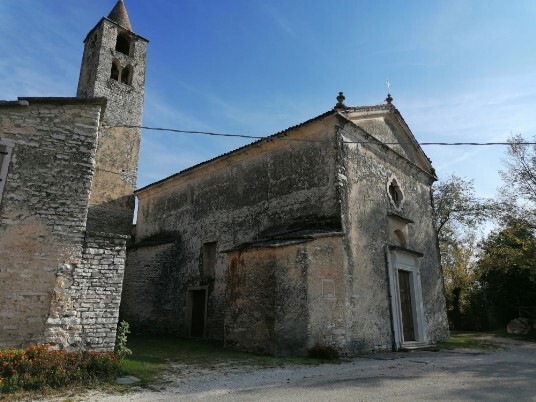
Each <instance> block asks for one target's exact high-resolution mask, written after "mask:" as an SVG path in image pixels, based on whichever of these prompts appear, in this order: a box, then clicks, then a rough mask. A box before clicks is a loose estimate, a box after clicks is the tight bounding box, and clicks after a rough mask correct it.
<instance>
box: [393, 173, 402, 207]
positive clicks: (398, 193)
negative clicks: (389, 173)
mask: <svg viewBox="0 0 536 402" xmlns="http://www.w3.org/2000/svg"><path fill="white" fill-rule="evenodd" d="M389 196H390V197H391V200H392V201H393V203H394V204H395V206H396V207H400V204H401V203H402V199H403V198H404V196H403V195H402V190H400V186H399V185H398V183H397V182H396V180H395V179H393V180H392V181H391V184H390V185H389Z"/></svg>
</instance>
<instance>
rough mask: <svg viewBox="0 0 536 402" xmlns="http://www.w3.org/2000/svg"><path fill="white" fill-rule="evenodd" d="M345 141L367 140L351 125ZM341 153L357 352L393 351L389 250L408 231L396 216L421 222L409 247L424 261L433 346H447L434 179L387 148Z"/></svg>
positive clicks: (352, 342)
mask: <svg viewBox="0 0 536 402" xmlns="http://www.w3.org/2000/svg"><path fill="white" fill-rule="evenodd" d="M377 129H378V130H379V128H377ZM382 130H385V131H387V130H389V127H388V126H384V127H383V128H382ZM393 137H394V134H393ZM344 138H346V140H347V141H359V140H364V138H363V136H362V133H360V131H359V130H355V129H354V128H353V127H352V126H351V125H348V126H347V127H345V130H344ZM340 152H341V157H340V158H339V160H340V165H339V172H340V175H339V178H340V180H339V191H340V197H341V202H342V205H343V207H342V210H343V226H344V229H345V232H346V233H347V238H346V240H347V244H346V245H345V248H346V253H347V255H348V261H349V265H348V271H347V273H346V274H347V289H348V294H347V307H348V308H347V310H346V311H347V313H346V314H347V318H346V320H347V337H348V340H349V344H348V349H349V351H350V352H351V351H352V350H354V351H359V350H384V349H391V348H392V347H393V331H392V323H391V317H392V314H391V310H390V309H391V306H390V295H389V277H388V267H387V261H386V245H399V244H397V238H396V237H395V236H394V233H393V231H394V229H396V228H397V227H398V226H397V225H400V223H399V221H398V220H397V219H396V218H392V217H390V216H389V214H395V215H397V216H401V217H402V218H405V219H407V220H408V221H412V222H413V223H406V224H403V225H402V226H404V230H405V237H406V241H407V243H406V244H405V247H406V248H409V249H411V250H415V251H417V252H420V253H422V254H424V256H423V257H422V258H420V259H419V267H420V274H421V284H422V294H423V303H424V311H425V321H426V330H427V335H428V340H429V341H432V342H434V341H439V340H443V339H445V338H446V337H447V336H448V325H447V319H446V310H445V299H444V292H443V279H442V272H441V268H440V265H439V255H438V245H437V236H436V233H435V230H434V228H433V226H432V213H433V211H432V201H431V193H430V186H431V183H432V181H433V177H431V176H430V175H429V174H426V173H425V172H424V171H423V170H422V169H420V168H419V167H417V166H416V165H415V164H413V163H411V162H409V161H408V160H407V159H405V158H403V157H401V155H400V154H399V155H397V154H395V153H393V152H391V151H389V150H388V149H387V148H386V147H385V146H382V145H374V144H345V145H343V146H342V147H341V148H340ZM393 178H395V179H396V181H397V183H398V185H399V186H400V188H401V191H402V192H403V201H402V204H401V205H400V206H398V207H397V206H396V204H395V203H394V202H393V201H392V199H391V197H390V195H389V191H388V187H389V183H390V181H391V180H392V179H393ZM395 221H396V222H395Z"/></svg>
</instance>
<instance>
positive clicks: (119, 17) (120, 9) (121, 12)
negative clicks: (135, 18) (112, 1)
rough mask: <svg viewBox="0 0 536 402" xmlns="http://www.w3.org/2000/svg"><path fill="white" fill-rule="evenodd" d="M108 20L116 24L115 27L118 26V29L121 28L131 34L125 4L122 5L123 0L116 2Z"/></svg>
mask: <svg viewBox="0 0 536 402" xmlns="http://www.w3.org/2000/svg"><path fill="white" fill-rule="evenodd" d="M108 19H109V20H111V21H113V22H115V23H117V25H119V26H120V27H123V28H125V29H128V30H129V31H131V32H133V31H132V25H130V19H129V18H128V13H127V8H126V7H125V3H123V0H119V1H118V2H117V4H116V5H115V7H114V8H113V9H112V11H110V14H109V15H108Z"/></svg>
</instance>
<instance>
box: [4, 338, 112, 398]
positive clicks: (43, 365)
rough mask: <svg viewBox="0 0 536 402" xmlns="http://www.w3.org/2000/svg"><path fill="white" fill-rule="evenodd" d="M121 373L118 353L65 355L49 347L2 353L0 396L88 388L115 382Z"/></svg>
mask: <svg viewBox="0 0 536 402" xmlns="http://www.w3.org/2000/svg"><path fill="white" fill-rule="evenodd" d="M120 371H121V358H120V356H118V355H117V354H116V353H97V352H64V351H59V350H50V345H48V344H46V345H37V346H31V347H28V348H26V349H24V350H4V351H0V392H4V393H7V392H14V391H19V390H37V389H41V388H45V387H51V388H60V387H65V386H69V385H75V384H77V385H89V384H91V383H94V382H97V381H110V380H113V379H114V378H115V377H117V375H118V374H119V373H120Z"/></svg>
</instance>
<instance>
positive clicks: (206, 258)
mask: <svg viewBox="0 0 536 402" xmlns="http://www.w3.org/2000/svg"><path fill="white" fill-rule="evenodd" d="M217 244H218V243H216V242H211V243H205V244H203V256H202V258H203V276H204V277H205V278H213V277H214V273H215V267H216V248H217Z"/></svg>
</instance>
